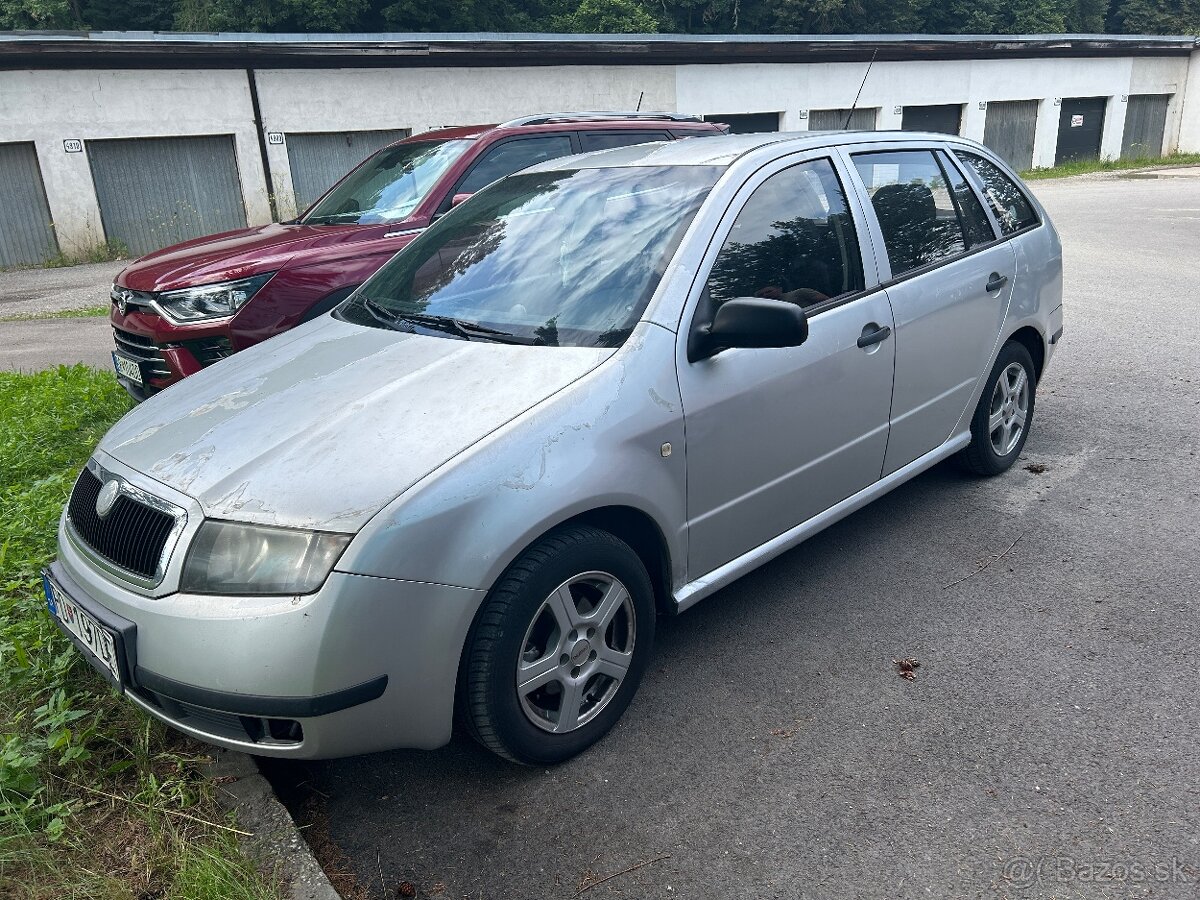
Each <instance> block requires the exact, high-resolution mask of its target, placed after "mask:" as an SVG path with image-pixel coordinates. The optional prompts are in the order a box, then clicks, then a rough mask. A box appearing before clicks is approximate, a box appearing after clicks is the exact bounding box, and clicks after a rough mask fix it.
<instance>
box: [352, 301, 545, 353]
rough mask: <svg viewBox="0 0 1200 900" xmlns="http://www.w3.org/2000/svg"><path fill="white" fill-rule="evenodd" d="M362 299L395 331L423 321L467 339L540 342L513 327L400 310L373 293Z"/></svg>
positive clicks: (372, 313) (376, 316)
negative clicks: (517, 331)
mask: <svg viewBox="0 0 1200 900" xmlns="http://www.w3.org/2000/svg"><path fill="white" fill-rule="evenodd" d="M359 300H360V301H361V303H362V305H363V308H364V309H365V310H366V311H367V312H368V313H370V314H371V318H373V319H375V321H377V322H379V323H380V324H383V325H386V326H387V327H388V328H391V329H393V330H394V331H407V330H409V329H405V328H401V327H400V326H401V325H410V326H411V325H422V326H424V327H426V328H433V329H436V330H438V331H444V332H446V333H447V334H455V335H458V336H459V337H461V338H462V339H463V340H465V341H470V340H475V339H476V338H482V339H483V340H488V341H495V342H496V343H498V344H525V345H531V344H535V343H537V338H527V337H522V336H520V335H516V334H513V333H512V332H511V331H501V330H500V329H499V328H491V327H489V326H487V325H481V324H479V323H478V322H465V321H463V320H462V319H456V318H454V317H453V316H435V315H431V314H429V313H398V312H393V311H392V310H390V309H388V308H387V307H386V306H384V305H383V304H382V303H379V302H378V301H376V300H372V299H371V298H370V297H359Z"/></svg>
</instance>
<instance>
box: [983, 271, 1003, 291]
mask: <svg viewBox="0 0 1200 900" xmlns="http://www.w3.org/2000/svg"><path fill="white" fill-rule="evenodd" d="M1006 284H1008V276H1007V275H1001V274H1000V273H999V272H993V273H992V277H991V278H989V279H988V283H987V292H988V293H989V294H990V293H992V292H993V291H998V290H1000V288H1002V287H1004V286H1005V285H1006Z"/></svg>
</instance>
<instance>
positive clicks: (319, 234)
mask: <svg viewBox="0 0 1200 900" xmlns="http://www.w3.org/2000/svg"><path fill="white" fill-rule="evenodd" d="M421 224H424V223H423V222H416V223H414V222H398V223H394V224H391V225H290V224H283V223H278V222H276V223H273V224H271V225H262V226H260V227H257V228H242V229H239V230H238V231H227V232H225V233H224V234H213V235H208V236H207V237H202V238H197V239H196V240H194V241H186V242H184V243H182V244H175V245H174V246H171V247H167V248H165V249H163V250H158V251H156V252H154V253H151V254H149V255H147V256H143V257H142V258H141V259H138V260H136V261H134V262H132V263H130V264H129V265H128V266H127V267H126V268H125V269H124V270H123V271H122V272H121V274H120V275H118V276H117V283H118V284H119V285H121V286H122V287H127V288H131V289H133V290H135V291H151V292H156V291H170V290H177V289H179V288H185V287H192V286H194V285H198V284H212V283H213V282H215V281H231V280H233V279H236V278H249V277H250V276H251V275H258V274H259V273H261V272H275V271H278V270H279V269H282V268H284V267H285V266H287V264H288V263H289V262H290V261H291V260H292V259H293V258H294V257H296V256H297V254H301V260H302V261H303V263H304V264H309V263H313V262H319V261H322V260H325V259H336V258H339V257H341V256H345V255H348V254H357V253H360V252H361V247H359V246H358V245H360V244H361V243H362V242H364V241H373V240H378V239H380V238H382V237H383V235H384V234H386V233H390V232H395V231H404V230H406V229H409V228H412V227H416V226H418V225H421Z"/></svg>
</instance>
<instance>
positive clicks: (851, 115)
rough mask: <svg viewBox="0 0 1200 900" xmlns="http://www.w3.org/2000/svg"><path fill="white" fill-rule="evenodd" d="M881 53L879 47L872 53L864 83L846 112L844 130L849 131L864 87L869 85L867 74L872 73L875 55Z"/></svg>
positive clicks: (864, 75)
mask: <svg viewBox="0 0 1200 900" xmlns="http://www.w3.org/2000/svg"><path fill="white" fill-rule="evenodd" d="M878 55H879V48H878V47H876V48H875V52H874V53H872V54H871V61H870V62H869V63H867V71H866V72H864V73H863V80H862V84H860V85H859V86H858V93H857V94H855V95H854V102H853V103H852V104H850V112H848V113H846V124H845V125H843V126H842V131H849V129H850V120H851V119H852V118H854V111H855V110H856V109H858V100H859V98H860V97H861V96H862V92H863V88H865V87H866V86H867V76H868V75H870V74H871V66H873V65H875V57H877V56H878Z"/></svg>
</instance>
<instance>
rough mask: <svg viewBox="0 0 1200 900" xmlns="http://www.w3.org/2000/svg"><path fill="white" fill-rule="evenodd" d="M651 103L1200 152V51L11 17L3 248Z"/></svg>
mask: <svg viewBox="0 0 1200 900" xmlns="http://www.w3.org/2000/svg"><path fill="white" fill-rule="evenodd" d="M872 60H874V62H873V63H872V62H871V61H872ZM868 67H869V74H867V73H868ZM864 76H866V80H865V82H864ZM860 87H861V94H860V93H859V91H860ZM856 96H857V97H858V102H857V104H855V98H856ZM633 109H641V110H663V111H672V112H676V111H677V112H685V113H694V114H698V115H702V116H704V117H706V118H708V119H712V120H716V121H723V122H726V123H728V124H729V125H730V127H731V130H733V131H735V132H750V131H772V130H783V131H804V130H818V129H840V128H847V127H848V128H852V129H870V128H879V129H894V128H901V127H903V128H917V129H923V130H928V131H945V132H954V133H958V134H962V135H964V136H966V137H969V138H973V139H975V140H980V141H983V142H984V143H986V144H988V145H989V146H991V147H993V148H994V149H995V150H996V152H997V153H999V154H1000V155H1001V156H1002V157H1004V158H1005V159H1006V160H1007V161H1008V162H1009V163H1010V164H1011V165H1012V166H1014V167H1015V168H1017V169H1021V170H1024V169H1030V168H1034V167H1043V166H1051V165H1054V164H1056V163H1060V162H1064V161H1068V160H1072V159H1082V158H1088V157H1104V158H1117V157H1120V156H1123V157H1127V158H1134V157H1138V158H1140V157H1157V156H1161V155H1163V154H1166V153H1171V152H1174V151H1177V150H1180V151H1200V52H1198V51H1197V42H1196V39H1195V38H1192V37H1157V36H1127V35H1120V36H1118V35H1065V36H1064V35H1042V36H1020V37H1012V36H1003V37H979V36H963V35H941V36H929V35H873V36H871V35H868V36H840V35H839V36H829V37H798V36H790V35H767V36H745V35H734V36H709V35H648V36H643V35H493V34H474V35H473V34H463V35H444V34H422V35H245V34H216V35H196V34H148V33H109V32H104V33H93V34H74V33H72V34H36V33H24V34H15V33H14V34H3V35H0V266H10V265H22V264H31V263H37V262H39V261H42V260H45V259H47V258H49V257H51V256H54V255H55V254H57V253H60V252H61V253H63V254H66V255H68V256H71V255H76V254H81V253H83V252H86V250H88V249H89V248H91V247H94V246H97V245H102V244H104V243H105V242H106V241H115V242H120V243H121V244H123V245H124V246H126V247H127V248H129V250H130V251H131V252H133V253H135V254H140V253H145V252H149V251H150V250H153V249H155V248H157V247H161V246H164V245H166V244H169V243H173V242H176V241H179V240H185V239H187V238H190V237H197V236H200V235H203V234H209V233H212V232H215V231H221V230H228V229H233V228H239V227H242V226H244V225H247V224H249V225H257V224H263V223H265V222H268V221H270V220H271V219H272V218H277V219H286V218H290V217H292V216H295V215H296V214H297V213H298V212H299V211H302V210H303V209H304V208H305V207H306V206H307V205H308V204H309V203H311V202H312V201H313V200H315V199H316V198H317V197H319V196H320V194H321V193H322V192H323V191H324V190H325V189H327V188H328V187H329V186H330V184H331V183H332V182H333V181H334V180H335V179H336V178H338V177H339V176H340V175H342V174H344V173H345V172H346V171H347V170H348V169H349V168H350V167H351V166H352V165H354V164H355V163H356V162H358V161H359V160H361V159H363V158H365V157H366V156H367V155H369V154H370V153H372V152H373V151H374V150H376V149H378V148H379V147H382V146H384V145H386V144H387V143H390V142H391V141H394V140H397V139H399V138H401V137H404V136H406V135H409V134H414V133H418V132H421V131H426V130H429V129H431V128H438V127H442V126H446V125H459V124H470V123H479V122H499V121H504V120H507V119H512V118H516V117H518V116H521V115H525V114H529V113H532V112H546V111H554V110H571V111H575V110H633Z"/></svg>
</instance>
